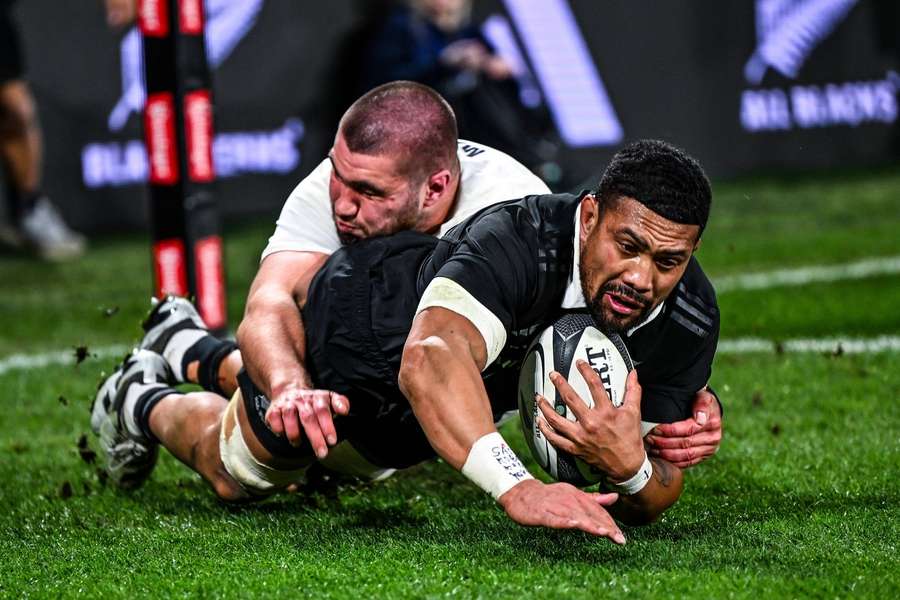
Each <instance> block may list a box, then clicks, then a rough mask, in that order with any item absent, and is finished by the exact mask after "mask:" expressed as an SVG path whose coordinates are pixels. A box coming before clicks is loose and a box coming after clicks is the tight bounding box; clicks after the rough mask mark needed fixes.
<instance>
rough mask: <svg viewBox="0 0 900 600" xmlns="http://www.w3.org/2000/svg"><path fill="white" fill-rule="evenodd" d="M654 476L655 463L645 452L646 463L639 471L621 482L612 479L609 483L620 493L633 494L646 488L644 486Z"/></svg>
mask: <svg viewBox="0 0 900 600" xmlns="http://www.w3.org/2000/svg"><path fill="white" fill-rule="evenodd" d="M652 476H653V463H651V462H650V457H649V456H647V455H646V454H644V464H642V465H641V468H640V469H638V472H637V473H635V474H634V475H633V476H632V477H630V478H629V479H627V480H625V481H622V482H620V483H615V482H612V481H610V482H609V485H610V487H611V488H612V489H613V490H615V491H617V492H619V493H620V494H625V495H626V496H632V495H634V494H637V493H638V492H639V491H641V490H642V489H644V486H645V485H647V484H648V483H649V482H650V478H651V477H652Z"/></svg>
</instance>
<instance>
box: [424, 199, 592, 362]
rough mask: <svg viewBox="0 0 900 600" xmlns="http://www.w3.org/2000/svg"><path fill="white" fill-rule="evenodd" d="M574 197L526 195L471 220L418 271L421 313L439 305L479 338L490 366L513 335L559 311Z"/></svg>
mask: <svg viewBox="0 0 900 600" xmlns="http://www.w3.org/2000/svg"><path fill="white" fill-rule="evenodd" d="M577 201H578V198H577V197H575V196H570V195H565V194H560V195H558V196H529V197H526V198H523V199H521V200H515V201H510V202H505V203H502V204H499V205H496V206H494V207H491V208H489V209H486V210H485V211H483V212H481V213H479V214H477V215H475V216H473V217H472V218H471V219H469V220H468V221H466V222H464V223H462V224H460V225H458V226H457V227H456V228H454V229H453V230H451V231H450V232H449V233H448V234H447V235H446V236H445V237H444V238H443V239H441V240H440V241H439V242H438V246H437V248H436V249H435V252H434V253H433V255H432V257H431V259H430V260H428V261H426V263H425V265H423V269H422V270H421V272H420V287H421V288H422V289H423V295H422V301H421V303H420V304H419V311H421V310H423V309H424V308H428V307H431V306H442V307H444V308H449V309H450V310H453V311H454V312H456V313H458V314H461V315H462V316H464V317H466V318H467V319H469V320H470V321H471V322H472V323H473V324H474V325H475V326H476V327H477V328H478V330H479V331H480V332H481V334H482V336H483V337H484V340H485V343H486V345H487V349H488V364H490V362H492V361H493V359H495V358H496V357H497V355H498V354H499V352H500V351H501V350H502V349H503V347H504V345H505V344H506V341H507V336H508V334H509V333H510V332H513V331H516V330H518V329H521V328H522V327H523V326H529V325H531V324H533V323H532V321H534V320H535V319H536V318H537V317H538V316H540V317H544V316H546V315H547V314H550V313H551V311H554V310H558V303H559V300H560V298H561V296H562V293H563V291H564V288H565V285H564V284H565V281H566V280H567V277H568V273H569V271H570V270H571V262H572V241H573V236H574V226H575V224H574V219H575V216H574V215H575V209H576V208H577V205H578V202H577Z"/></svg>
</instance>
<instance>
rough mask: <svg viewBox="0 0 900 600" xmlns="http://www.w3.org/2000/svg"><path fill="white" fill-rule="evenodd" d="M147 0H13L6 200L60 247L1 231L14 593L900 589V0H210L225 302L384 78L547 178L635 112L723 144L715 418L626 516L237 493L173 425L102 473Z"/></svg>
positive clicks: (7, 9) (715, 265)
mask: <svg viewBox="0 0 900 600" xmlns="http://www.w3.org/2000/svg"><path fill="white" fill-rule="evenodd" d="M128 3H129V0H78V1H77V2H76V1H72V0H70V1H61V0H18V1H12V2H11V1H10V0H0V17H6V16H8V17H9V20H8V21H6V22H4V21H2V20H0V57H2V56H4V55H3V54H2V53H4V52H7V53H9V52H11V50H10V49H11V48H18V49H19V50H21V56H20V57H19V58H21V59H22V63H23V66H24V72H23V76H22V77H20V78H18V79H15V81H18V82H19V85H18V86H17V87H14V88H9V86H0V89H2V93H0V100H2V102H3V110H2V111H0V116H2V117H3V118H2V119H0V134H3V136H4V137H2V138H0V150H2V151H3V153H4V154H3V156H4V158H5V159H6V160H5V162H4V164H5V168H4V169H0V179H4V182H3V183H5V184H6V185H0V234H3V233H4V232H5V231H6V232H8V231H9V230H10V226H15V225H16V222H17V216H16V215H19V216H18V218H19V219H22V220H21V222H22V223H28V224H30V226H35V227H34V228H32V229H29V230H28V231H33V232H38V234H40V233H44V234H47V233H49V234H52V235H50V236H49V237H45V238H42V239H46V241H47V242H48V243H50V244H51V246H53V247H54V248H56V249H58V250H59V252H58V253H57V252H53V253H50V252H35V251H34V250H35V249H34V248H32V249H31V250H24V249H22V248H15V247H13V246H9V245H3V244H0V398H2V400H0V402H2V406H3V410H0V481H3V482H4V485H2V486H0V505H2V506H3V507H4V508H5V509H6V510H4V511H3V512H0V532H3V534H2V535H0V557H2V559H3V565H4V568H3V569H0V596H4V593H5V592H7V590H9V591H10V592H11V593H7V594H6V595H15V596H22V595H27V594H29V593H30V594H32V595H39V596H40V595H44V596H53V597H57V596H63V597H66V596H70V595H74V594H83V593H85V591H87V593H88V594H91V593H93V594H95V595H101V594H103V595H105V596H108V597H127V598H133V597H134V593H133V590H134V589H141V590H147V591H146V592H145V595H149V596H152V597H157V596H161V595H163V596H166V595H169V596H174V595H179V596H184V595H191V593H192V592H193V594H195V595H201V596H204V597H209V596H210V595H213V596H215V595H216V594H217V593H222V592H217V590H223V589H224V590H226V591H225V592H224V593H223V595H227V596H247V595H248V594H249V595H252V594H253V593H254V590H266V592H268V593H269V594H270V595H276V594H279V592H281V591H282V590H284V592H283V593H282V594H281V595H285V596H296V595H297V590H299V589H302V590H304V591H305V593H307V594H308V595H318V596H322V597H344V596H346V597H349V598H358V597H384V596H398V597H421V596H423V595H428V596H438V595H447V593H448V590H451V588H452V591H450V592H449V593H450V594H451V595H453V594H455V595H463V596H473V597H475V596H478V597H483V596H488V597H490V596H492V595H493V596H498V595H504V596H507V597H519V596H529V595H531V596H533V595H535V594H541V593H543V595H545V596H559V597H596V596H597V595H598V590H604V591H613V590H614V592H613V593H614V594H615V592H619V591H620V590H621V593H620V594H619V595H624V594H628V595H629V596H634V597H648V598H650V597H653V598H656V597H659V595H660V590H674V592H675V593H676V594H677V595H681V596H687V597H691V596H696V597H698V598H699V597H702V598H710V597H712V598H717V597H726V596H727V597H732V596H737V597H753V598H765V597H773V596H774V595H775V594H780V596H787V597H835V596H838V597H843V596H847V597H851V596H852V597H854V598H857V597H870V598H879V599H880V598H890V597H897V593H896V591H897V589H900V582H898V570H897V568H896V564H897V560H896V557H897V544H896V540H898V539H900V508H898V507H900V484H898V480H897V478H896V471H897V465H898V464H900V437H898V435H897V432H898V431H900V403H898V402H896V399H897V398H900V168H898V167H900V143H898V141H900V134H898V123H900V115H898V87H900V77H898V71H900V57H898V47H900V22H898V18H900V16H898V15H900V2H897V0H729V1H727V2H724V1H722V0H690V1H687V0H683V1H679V2H672V1H668V0H642V1H635V0H632V1H629V2H623V1H618V2H613V1H603V2H601V1H598V0H475V1H474V2H466V1H465V0H415V1H414V2H410V3H408V4H407V3H405V2H386V1H378V0H365V1H364V0H329V1H327V2H318V1H313V0H206V2H205V5H206V16H207V24H206V34H207V37H206V44H207V55H208V59H209V61H208V62H209V65H210V67H211V75H212V81H213V97H214V104H215V108H214V116H215V137H214V141H213V146H212V155H213V159H214V163H215V171H216V175H217V180H216V181H215V182H213V183H212V184H209V183H205V182H204V183H203V184H202V185H203V186H205V187H204V189H203V192H204V193H207V192H208V196H209V197H211V198H215V200H216V201H217V202H218V205H219V206H220V208H221V210H222V213H223V217H224V228H223V229H222V236H221V239H222V241H223V246H224V270H225V273H226V274H227V280H226V281H225V290H226V292H227V299H228V302H227V316H228V323H227V326H228V327H230V328H231V329H232V330H233V329H234V327H236V325H237V323H238V322H239V320H240V318H241V315H242V312H243V305H244V300H245V298H246V294H247V290H248V286H249V284H250V281H251V280H252V278H253V276H254V275H255V273H256V271H257V268H258V265H259V256H260V253H261V251H262V249H263V247H264V246H265V244H266V240H267V238H268V237H269V235H271V233H272V231H273V229H274V222H275V219H276V218H277V215H278V213H279V211H280V208H281V205H282V204H283V202H284V200H285V198H286V197H287V195H288V194H289V193H290V191H291V190H292V189H293V187H294V186H295V185H296V184H297V182H298V181H299V180H300V179H301V178H302V177H303V176H305V175H306V174H307V173H308V172H309V171H310V170H311V169H313V168H314V167H315V166H316V165H317V164H318V163H319V162H320V161H321V160H322V159H323V158H324V156H325V153H326V151H327V150H328V148H329V146H330V145H331V142H332V139H333V135H334V130H335V126H336V123H337V119H338V117H339V116H340V114H341V113H342V112H343V111H344V109H345V108H346V107H347V106H348V105H349V104H350V103H351V102H352V100H353V99H354V98H355V97H357V96H358V95H359V94H361V93H362V92H364V91H365V90H366V89H368V88H369V87H371V86H373V85H376V84H378V83H381V82H383V81H386V80H390V79H393V78H398V77H402V78H409V79H417V80H419V81H423V82H426V83H428V84H429V85H432V86H434V87H436V88H437V89H438V90H440V91H441V93H443V94H444V95H445V96H446V97H447V98H448V99H449V100H450V101H451V103H452V104H453V105H454V107H455V108H456V111H457V113H458V116H459V121H460V126H461V130H462V131H461V133H462V135H463V136H464V137H466V138H468V139H472V140H476V141H480V142H483V143H486V144H490V145H493V146H496V147H498V148H501V149H503V150H506V151H507V152H509V153H510V154H512V155H514V156H515V157H517V158H518V159H519V160H520V161H522V162H523V163H525V164H526V165H527V166H528V167H530V168H531V169H534V170H535V171H536V172H537V173H539V174H540V175H541V177H543V178H545V180H546V181H547V182H548V183H549V184H550V186H551V187H552V188H554V189H555V190H577V189H580V188H583V187H589V186H593V185H596V182H597V179H598V177H599V174H600V173H601V172H602V171H603V169H604V167H605V166H606V163H607V161H608V160H609V158H610V157H611V156H612V154H613V153H614V152H615V151H616V150H617V149H618V148H620V147H622V146H623V145H624V144H626V143H627V142H629V141H632V140H635V139H638V138H644V137H658V138H664V139H667V140H669V141H671V142H674V143H676V144H678V145H680V146H682V147H684V148H685V149H686V150H687V151H688V152H690V153H691V154H693V155H694V156H696V157H697V158H699V159H700V161H701V162H702V163H703V165H704V166H705V167H706V169H707V170H708V172H709V174H710V176H711V178H712V184H713V197H714V199H713V208H712V214H711V216H710V222H709V225H708V227H707V229H706V230H705V232H704V236H703V244H702V248H701V249H700V251H699V254H698V257H699V260H700V262H701V264H702V265H703V268H704V270H705V271H706V273H707V274H708V275H709V276H710V278H711V279H712V281H713V283H714V285H715V287H716V290H717V294H718V302H719V306H720V309H721V315H722V318H721V322H722V327H721V335H720V339H719V349H718V353H717V356H716V362H715V365H714V369H713V377H712V381H711V384H712V385H713V387H714V388H715V389H716V390H717V392H718V393H719V395H720V396H721V398H722V402H723V404H724V406H725V432H726V433H725V438H724V443H723V445H722V451H721V452H719V453H718V455H717V456H716V457H715V459H714V460H710V461H708V463H705V464H704V465H703V466H702V467H699V468H697V469H691V470H690V471H689V473H688V477H689V478H690V482H689V488H688V489H689V492H688V493H687V494H685V496H684V498H683V499H682V500H681V501H680V502H679V504H678V506H676V507H675V508H674V509H673V510H672V511H671V512H670V513H667V515H666V517H665V518H664V519H663V520H662V521H661V522H659V523H658V524H655V525H653V526H651V527H649V528H646V529H641V530H632V531H629V533H628V535H629V540H630V541H635V542H637V543H634V544H632V543H629V545H628V546H626V547H625V548H616V549H615V550H612V549H609V548H608V547H607V546H605V545H602V544H596V543H595V542H594V541H592V540H588V539H587V538H586V537H583V538H581V539H576V538H572V537H560V536H557V535H546V536H544V535H543V534H541V533H540V532H536V531H534V530H528V531H526V530H515V529H513V530H511V529H510V528H509V527H508V524H507V523H506V518H505V516H504V515H503V514H502V512H500V511H497V510H496V507H495V506H494V505H493V504H492V503H489V502H486V501H485V500H486V499H485V498H483V497H481V496H483V495H479V494H480V492H478V491H477V490H475V489H474V488H473V487H472V486H467V485H464V484H463V481H462V479H461V478H460V477H461V476H459V474H457V473H456V472H454V471H453V470H452V469H450V468H449V467H448V466H447V465H446V464H437V463H435V464H433V465H427V466H426V467H424V468H423V470H421V471H413V472H412V473H409V474H407V475H404V476H398V477H395V478H391V480H389V481H388V482H385V483H384V484H381V485H379V486H373V487H372V488H367V489H366V490H365V493H362V492H359V493H357V491H354V490H350V491H348V492H346V493H343V494H342V495H341V496H339V497H338V498H337V499H330V500H329V499H324V498H322V497H316V498H312V499H311V500H309V501H307V500H306V499H302V500H301V499H299V498H300V497H299V496H298V497H296V498H294V497H287V498H282V499H280V500H277V501H273V502H271V503H268V504H267V505H265V506H262V507H259V510H248V511H235V512H231V513H229V514H228V518H227V523H228V525H227V526H225V525H223V523H225V522H226V521H223V518H222V517H223V513H222V510H221V507H220V506H219V505H217V504H216V501H215V500H214V498H213V497H212V495H211V494H209V493H208V492H207V490H206V489H205V487H204V485H203V483H202V482H201V481H200V480H199V479H198V478H195V477H193V476H191V475H188V474H187V472H186V471H185V470H184V469H183V468H182V467H181V465H179V464H178V463H177V462H176V461H175V460H174V459H173V458H172V457H171V456H164V457H162V458H161V460H160V466H159V468H158V469H157V471H156V472H155V473H154V479H155V482H154V483H155V484H156V485H148V486H145V487H144V488H142V489H141V490H140V491H139V492H138V493H137V494H135V495H131V496H130V497H128V498H126V497H123V496H122V495H120V494H116V493H115V492H114V490H113V489H111V487H107V486H105V484H104V478H103V477H102V476H101V475H103V473H102V471H100V475H98V469H97V467H98V465H97V464H96V463H95V459H96V453H95V451H94V450H92V449H91V447H90V442H89V438H90V431H89V426H88V422H87V421H88V420H87V415H88V410H89V407H90V405H91V401H92V399H93V398H94V396H95V394H96V389H97V387H96V386H97V381H98V379H99V378H100V377H101V372H102V370H103V369H107V370H108V369H109V368H110V366H111V365H113V364H114V362H115V361H116V360H118V359H120V358H121V356H123V355H124V354H125V353H126V352H127V351H128V350H129V348H130V347H131V346H132V345H133V344H134V343H135V342H136V341H137V340H138V339H139V333H140V327H139V325H138V324H139V323H140V322H141V320H142V319H143V317H144V315H146V313H147V310H148V307H149V302H148V300H149V298H150V296H151V295H152V294H153V290H154V286H153V275H152V274H153V266H152V265H153V262H152V261H153V258H152V254H151V245H152V243H153V242H152V238H153V233H152V232H151V226H150V221H151V219H150V209H149V207H150V205H151V193H150V190H149V188H148V185H147V182H146V180H147V178H148V165H147V154H146V152H145V149H144V144H143V131H142V129H143V128H142V117H141V111H142V107H143V105H144V99H145V93H144V85H143V80H142V76H141V46H140V39H139V36H138V34H137V32H136V31H135V29H134V27H133V25H132V24H131V23H130V18H129V15H128V10H127V4H128ZM185 3H186V4H187V3H189V2H188V1H187V0H185ZM107 4H110V5H115V7H116V9H117V11H118V12H116V11H113V12H112V13H111V14H109V15H107V13H106V5H107ZM123 7H124V8H123ZM13 36H15V39H17V40H19V41H20V42H21V43H20V44H17V45H14V44H11V42H12V41H13V40H14V38H13ZM5 56H6V57H9V56H11V55H10V54H6V55H5ZM200 64H201V65H202V61H201V62H200ZM2 67H3V65H0V75H3V74H4V72H3V71H2ZM3 81H4V79H3V77H0V82H3ZM25 81H27V83H28V85H27V86H25V87H23V86H24V84H25ZM10 89H13V91H12V92H9V90H10ZM29 90H30V91H29ZM6 111H8V112H6ZM10 115H14V117H10ZM35 117H37V118H39V121H40V123H41V124H42V135H41V136H40V138H38V137H37V136H36V133H38V130H37V129H35V128H34V127H33V125H34V123H36V122H37V121H35V120H34V118H35ZM23 132H24V133H27V135H25V138H28V139H30V140H31V142H30V143H32V144H33V143H34V142H35V140H37V139H41V140H43V149H44V160H43V166H42V167H40V165H37V166H36V165H35V164H34V163H33V162H29V161H28V160H22V158H23V156H26V155H27V153H23V152H22V151H21V150H22V147H23V146H22V143H23V139H24V138H23V136H22V134H23ZM28 132H30V133H28ZM17 134H18V136H19V137H18V138H16V135H17ZM15 139H18V140H19V142H18V145H17V143H15V142H10V140H15ZM16 148H18V150H19V152H18V154H17V152H16ZM15 156H18V157H19V159H18V161H16V160H10V157H13V158H14V157H15ZM154 164H156V163H154ZM15 165H19V166H18V170H16V169H11V168H10V167H11V166H15ZM23 165H25V166H23ZM28 165H30V166H28ZM41 174H42V175H43V177H42V178H41V177H39V175H41ZM17 181H19V182H22V181H24V182H26V183H28V184H29V185H30V186H31V188H30V189H31V192H30V193H29V194H23V193H21V190H20V191H18V192H17V191H16V190H15V189H14V188H15V187H16V186H15V185H12V184H14V183H16V182H17ZM154 191H156V190H154ZM187 198H188V199H190V198H192V196H190V195H187ZM17 199H18V201H17ZM179 200H180V198H179ZM185 204H190V202H185ZM177 208H178V209H179V211H180V206H178V207H177ZM29 211H30V212H29ZM176 212H178V211H176ZM23 214H24V215H25V216H26V217H28V218H27V220H26V219H23V218H22V215H23ZM173 214H174V213H173ZM179 219H181V216H180V212H178V214H176V216H175V217H173V219H172V220H173V221H178V220H179ZM4 224H5V225H6V229H4ZM48 224H49V225H48ZM176 224H177V223H176ZM70 228H71V229H70ZM12 229H15V227H12ZM22 231H25V230H24V229H23V230H22ZM74 232H81V233H82V234H83V235H84V236H85V237H84V238H81V237H80V236H79V235H78V233H74ZM0 240H4V241H9V240H10V238H8V237H4V236H3V235H0ZM51 246H43V248H45V249H47V248H51ZM39 248H40V247H39ZM40 257H43V258H45V259H53V258H70V259H73V260H69V261H67V262H56V261H54V260H42V259H41V258H40ZM74 257H78V258H77V259H74ZM198 262H199V261H198ZM212 262H214V263H216V264H215V266H216V267H220V266H221V261H218V260H214V261H212ZM201 308H202V307H201ZM891 398H893V399H894V400H893V401H892V400H891ZM513 426H515V425H513ZM90 439H92V438H90ZM507 439H508V440H511V443H514V444H518V446H517V449H518V450H522V451H523V454H522V456H525V455H527V451H525V450H524V441H523V438H522V437H521V436H520V435H518V433H516V434H513V432H512V431H508V435H507ZM536 468H537V467H536V466H535V469H536ZM185 498H187V500H188V501H187V502H186V501H185ZM298 509H299V510H298ZM473 524H476V526H473ZM482 524H484V525H482ZM298 532H300V535H298ZM337 532H344V534H345V535H344V534H341V535H342V536H336V534H337ZM826 564H827V565H828V568H827V569H823V568H822V565H826ZM423 565H425V566H424V567H423ZM348 585H350V586H353V587H352V589H350V590H349V591H342V589H343V590H346V589H347V588H346V586H348ZM334 586H344V588H340V587H338V588H335V587H334ZM516 586H519V587H516ZM336 589H337V592H336V591H335V590H336ZM520 589H521V591H519V590H520ZM227 590H231V591H230V592H229V591H227ZM270 590H275V592H274V593H273V592H271V591H270ZM535 590H539V591H537V592H536V591H535ZM548 590H549V591H548ZM773 590H775V592H773ZM266 592H257V593H266ZM579 594H581V596H579Z"/></svg>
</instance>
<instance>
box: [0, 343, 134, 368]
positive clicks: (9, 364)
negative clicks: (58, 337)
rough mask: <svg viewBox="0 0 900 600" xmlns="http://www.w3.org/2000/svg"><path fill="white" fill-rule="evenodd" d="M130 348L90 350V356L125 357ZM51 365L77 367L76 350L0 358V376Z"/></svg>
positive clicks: (114, 347) (108, 347)
mask: <svg viewBox="0 0 900 600" xmlns="http://www.w3.org/2000/svg"><path fill="white" fill-rule="evenodd" d="M127 351H128V346H122V345H115V346H102V347H100V348H88V352H89V353H90V356H91V357H93V358H110V357H113V356H125V353H126V352H127ZM50 365H72V366H75V348H74V347H72V348H68V349H66V350H54V351H53V352H42V353H39V354H10V355H9V356H6V357H4V358H0V375H3V374H4V373H7V372H8V371H14V370H20V369H24V370H27V371H30V370H32V369H40V368H42V367H48V366H50Z"/></svg>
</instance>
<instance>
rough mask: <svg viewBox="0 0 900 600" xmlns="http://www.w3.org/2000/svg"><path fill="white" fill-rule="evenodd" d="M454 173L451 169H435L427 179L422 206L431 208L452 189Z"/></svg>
mask: <svg viewBox="0 0 900 600" xmlns="http://www.w3.org/2000/svg"><path fill="white" fill-rule="evenodd" d="M452 177H453V176H452V174H451V173H450V170H449V169H441V170H440V171H435V172H434V173H432V174H431V175H429V176H428V179H427V180H426V181H425V201H424V204H423V206H422V208H429V207H431V206H434V205H435V204H437V203H438V202H439V201H441V200H442V199H443V198H444V196H445V195H446V194H447V193H448V192H449V190H450V181H451V180H452Z"/></svg>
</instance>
